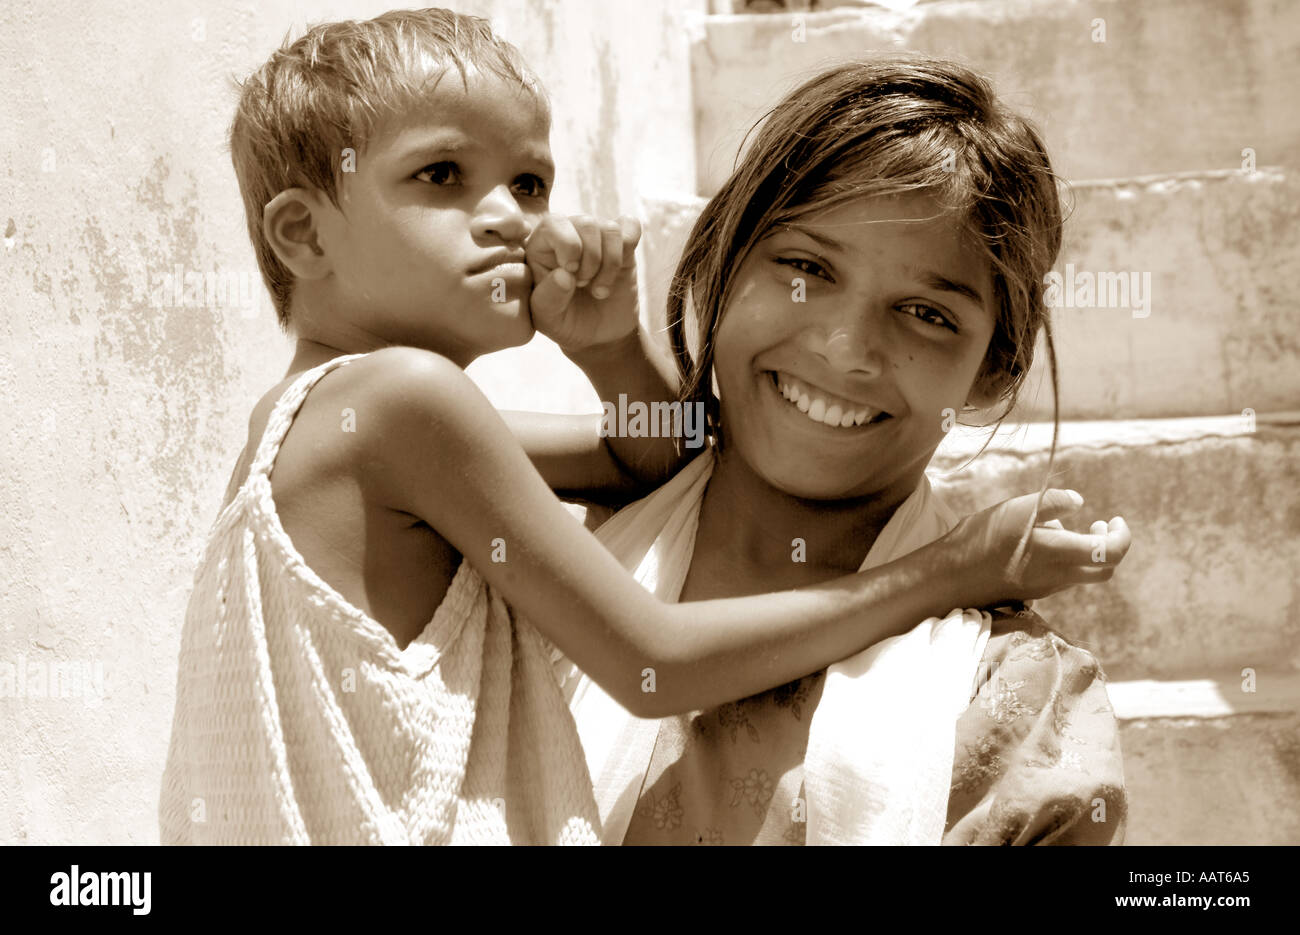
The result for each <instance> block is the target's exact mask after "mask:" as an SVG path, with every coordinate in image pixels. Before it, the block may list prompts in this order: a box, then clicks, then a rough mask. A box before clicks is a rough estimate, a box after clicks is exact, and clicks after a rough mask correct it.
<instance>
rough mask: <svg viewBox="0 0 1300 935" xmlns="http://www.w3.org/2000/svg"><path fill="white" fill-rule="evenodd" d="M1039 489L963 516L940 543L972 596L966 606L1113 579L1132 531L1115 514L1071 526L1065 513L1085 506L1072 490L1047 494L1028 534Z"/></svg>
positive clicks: (1042, 594) (964, 602)
mask: <svg viewBox="0 0 1300 935" xmlns="http://www.w3.org/2000/svg"><path fill="white" fill-rule="evenodd" d="M1037 499H1038V495H1037V494H1028V495H1026V496H1023V497H1016V498H1014V499H1011V500H1004V501H1003V502H1002V503H999V504H997V505H996V506H992V507H990V508H989V509H987V510H984V511H982V512H979V513H974V514H972V515H970V516H967V517H965V518H964V519H962V520H961V521H960V522H959V523H958V524H957V525H956V526H955V527H954V528H953V529H952V531H951V532H949V533H948V535H946V536H944V537H943V539H941V540H940V542H942V543H944V544H945V545H946V546H948V547H949V548H950V549H951V550H952V551H951V553H950V554H951V555H952V557H953V560H955V562H956V563H957V567H958V569H959V575H960V578H961V580H962V582H963V585H961V586H962V587H964V588H965V594H966V596H965V597H964V598H963V599H962V600H961V601H959V602H958V603H960V604H961V605H962V606H964V607H971V606H976V607H992V606H997V605H998V604H1003V603H1007V602H1009V601H1027V600H1033V599H1035V598H1039V597H1046V596H1047V595H1049V594H1055V593H1056V592H1057V591H1061V590H1064V589H1065V588H1068V587H1072V586H1074V585H1076V584H1095V583H1097V582H1100V581H1109V580H1110V578H1111V576H1112V575H1114V574H1115V568H1116V566H1118V565H1119V563H1120V562H1121V561H1122V560H1123V558H1124V555H1125V554H1126V553H1127V552H1128V548H1129V545H1130V543H1131V542H1132V535H1131V534H1130V533H1129V528H1128V524H1127V523H1125V522H1124V519H1123V518H1122V517H1119V516H1116V517H1115V518H1114V519H1112V520H1111V521H1110V522H1109V523H1105V522H1102V521H1101V520H1098V521H1097V522H1095V523H1093V524H1092V527H1091V529H1090V531H1089V533H1088V534H1087V535H1084V534H1083V533H1077V532H1070V531H1069V530H1068V529H1065V528H1064V527H1063V526H1062V525H1061V521H1060V517H1062V516H1068V515H1069V514H1071V513H1074V512H1076V511H1077V510H1078V509H1079V508H1080V507H1081V506H1083V498H1082V497H1081V496H1080V495H1079V494H1078V493H1076V492H1075V491H1072V490H1058V489H1055V488H1051V489H1049V490H1047V491H1046V492H1045V493H1044V494H1043V504H1042V507H1041V509H1040V510H1039V511H1038V523H1037V525H1035V526H1034V527H1033V528H1032V530H1030V532H1029V537H1028V540H1027V541H1026V542H1024V543H1023V545H1022V541H1021V540H1022V539H1024V538H1025V529H1026V526H1027V525H1028V523H1029V521H1030V517H1031V516H1032V515H1033V511H1034V503H1035V501H1036V500H1037Z"/></svg>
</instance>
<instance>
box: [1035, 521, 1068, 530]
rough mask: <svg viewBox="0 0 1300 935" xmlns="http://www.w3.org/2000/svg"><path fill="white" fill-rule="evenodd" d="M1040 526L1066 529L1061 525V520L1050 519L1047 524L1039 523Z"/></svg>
mask: <svg viewBox="0 0 1300 935" xmlns="http://www.w3.org/2000/svg"><path fill="white" fill-rule="evenodd" d="M1039 525H1040V526H1047V527H1049V528H1051V529H1064V528H1065V527H1064V526H1062V525H1061V521H1060V520H1059V519H1049V520H1048V521H1047V522H1045V523H1039Z"/></svg>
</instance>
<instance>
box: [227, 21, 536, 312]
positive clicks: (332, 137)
mask: <svg viewBox="0 0 1300 935" xmlns="http://www.w3.org/2000/svg"><path fill="white" fill-rule="evenodd" d="M451 65H454V66H455V67H456V69H457V71H459V72H460V75H461V79H462V80H467V77H468V73H469V70H470V69H473V70H475V71H478V72H480V73H482V74H494V75H497V76H499V77H501V78H504V79H506V80H509V81H515V82H518V83H519V85H520V86H521V87H522V88H524V89H526V90H528V91H529V92H531V93H533V94H534V95H535V96H536V97H537V98H538V99H539V100H541V101H545V92H544V91H543V90H542V88H541V85H540V84H539V83H538V81H537V79H536V77H535V76H534V75H533V73H532V71H531V70H530V69H529V68H528V66H527V64H526V63H525V62H524V60H523V57H522V56H521V55H520V54H519V51H518V50H517V49H516V48H515V47H514V46H512V45H510V44H509V43H508V42H505V41H504V40H502V39H500V38H498V37H497V36H496V35H495V34H494V33H493V32H492V27H491V25H490V24H489V23H488V21H487V20H486V19H483V18H481V17H477V16H465V15H462V14H460V13H454V12H452V11H450V10H440V9H427V10H393V11H391V12H388V13H385V14H383V15H382V16H377V17H375V18H374V19H372V20H366V21H365V22H356V21H353V20H348V21H344V22H339V23H322V24H320V25H317V26H314V27H312V28H311V29H310V30H309V31H308V32H307V33H306V35H304V36H302V38H300V39H298V40H297V41H296V42H293V43H290V42H289V40H288V37H286V38H285V42H284V44H283V45H282V46H281V47H280V48H279V49H278V50H277V51H276V52H275V54H274V55H272V56H271V58H270V60H269V61H267V62H266V64H264V65H263V66H262V67H261V68H259V69H258V70H257V71H256V72H254V73H253V74H252V75H250V76H249V78H248V79H247V80H246V81H244V82H243V83H242V84H241V85H240V94H239V106H238V108H237V109H236V111H235V119H234V122H233V123H232V124H231V127H230V154H231V159H232V161H233V162H234V164H235V175H236V177H237V178H238V179H239V191H240V194H241V195H242V196H243V200H244V212H245V215H246V217H247V221H248V234H249V236H250V237H251V238H252V241H253V247H254V249H255V250H256V252H257V265H258V267H259V268H260V269H261V271H262V279H263V281H264V282H265V283H266V287H267V289H268V290H269V291H270V293H271V297H272V299H273V300H274V302H275V309H276V315H277V316H278V318H279V320H280V325H281V327H283V328H285V329H287V328H288V325H289V300H290V298H291V297H292V295H293V275H292V274H291V273H290V272H289V270H288V269H287V268H285V266H284V264H282V263H281V262H280V260H279V258H278V257H276V255H275V252H274V251H273V250H272V249H271V245H270V244H269V243H268V242H267V239H266V237H265V235H264V234H263V232H262V212H263V209H264V208H265V207H266V204H267V202H269V201H270V200H271V199H272V198H274V197H275V196H276V195H278V194H279V193H280V192H282V191H284V190H286V189H289V188H295V187H299V186H301V187H306V188H314V189H316V190H318V191H320V192H323V193H324V194H325V195H327V196H328V197H329V199H330V201H332V202H333V203H334V204H335V205H336V206H337V205H338V203H339V202H338V185H339V181H340V172H341V170H342V165H343V157H344V153H343V150H344V149H346V148H351V149H352V150H353V151H354V152H356V153H360V152H362V151H364V149H365V147H366V145H367V143H368V142H369V140H370V138H371V136H372V134H373V133H374V131H375V129H376V127H377V126H378V124H379V123H380V121H381V120H383V119H384V118H386V117H390V116H392V115H393V114H396V113H400V112H401V111H402V110H403V109H404V108H405V107H408V106H410V105H411V104H412V103H414V102H415V101H417V100H418V99H419V98H420V96H421V95H423V94H427V93H428V90H429V80H430V79H431V78H433V79H434V80H435V81H436V79H437V77H438V76H439V75H440V74H441V72H442V71H443V70H444V69H446V68H447V67H448V66H451Z"/></svg>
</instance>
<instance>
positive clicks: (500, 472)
mask: <svg viewBox="0 0 1300 935" xmlns="http://www.w3.org/2000/svg"><path fill="white" fill-rule="evenodd" d="M353 368H356V371H357V372H356V373H355V374H353V376H354V377H355V379H356V387H357V392H358V393H360V394H362V395H363V396H364V402H365V404H366V405H367V409H368V411H373V412H374V413H376V417H375V418H371V419H368V420H366V421H365V423H364V426H365V428H364V431H365V432H366V435H365V436H364V437H357V438H356V442H358V443H360V447H359V449H358V450H359V451H360V452H361V454H359V455H358V457H359V459H364V461H363V462H362V463H359V464H358V466H357V469H358V471H359V472H362V471H363V472H364V473H365V475H366V476H367V479H368V481H369V482H370V483H372V484H378V488H377V489H378V490H379V491H380V492H381V493H382V495H383V496H384V498H385V500H386V501H387V503H388V505H389V506H390V507H391V508H393V509H396V510H402V511H405V512H408V513H410V514H412V515H414V516H416V517H419V518H420V519H422V520H423V521H425V522H426V523H428V524H429V525H430V526H431V527H432V528H433V529H435V530H437V532H438V533H439V534H441V535H442V536H443V537H444V538H445V539H446V540H447V541H448V542H449V543H451V545H452V546H453V547H454V548H455V549H457V550H458V551H459V552H460V553H461V554H462V555H463V556H464V560H465V561H468V562H470V563H471V564H472V565H473V566H474V567H475V568H476V569H478V571H479V572H480V573H481V574H482V575H483V577H484V578H485V579H486V580H487V581H488V583H489V584H491V585H492V586H493V587H494V588H496V589H497V591H499V592H500V593H501V594H502V596H503V597H505V599H506V600H507V601H509V602H510V603H511V604H512V605H513V606H514V608H515V609H516V610H517V611H519V612H520V613H522V614H524V615H525V616H526V617H528V619H529V620H530V621H531V622H532V623H533V625H535V626H536V627H537V629H538V630H539V631H540V632H541V633H542V634H543V635H544V636H545V637H547V638H548V639H549V640H550V641H551V642H552V643H554V644H555V645H556V646H558V647H559V648H560V650H561V651H563V652H564V653H565V654H566V655H567V656H568V657H569V658H570V659H572V660H573V661H574V662H575V663H576V664H577V665H578V666H579V667H580V668H582V669H583V670H584V671H586V672H587V673H588V674H589V675H590V676H591V677H592V678H593V679H594V680H595V681H596V682H597V683H598V684H599V685H600V686H601V687H602V688H603V689H605V690H606V691H607V692H609V693H610V695H611V696H612V697H613V698H615V699H616V700H617V701H618V702H619V703H620V704H622V705H623V706H624V707H626V708H627V709H628V710H629V711H631V712H632V713H633V714H636V715H639V716H642V717H660V716H665V715H668V714H671V713H680V712H685V711H690V710H695V709H699V708H708V707H712V706H714V705H717V704H720V703H722V702H724V701H729V700H733V699H736V698H742V697H746V696H748V695H752V694H755V693H757V692H759V691H763V690H765V689H768V688H772V687H775V686H777V685H781V684H783V683H785V682H789V681H792V680H793V679H795V678H798V677H800V676H802V675H806V674H807V673H809V672H813V671H816V670H817V669H820V668H823V667H825V666H827V665H829V664H831V663H833V662H835V661H836V660H838V659H841V658H844V657H846V656H849V655H851V654H853V653H854V652H857V651H860V650H861V649H863V648H865V647H866V646H868V645H870V644H872V643H874V642H876V641H877V640H879V639H881V638H883V637H886V636H890V635H893V634H897V633H902V632H905V631H906V630H907V629H910V628H911V627H913V626H915V625H916V624H917V623H918V622H919V621H921V620H923V619H926V618H928V617H931V616H935V615H939V614H944V613H947V612H948V611H949V610H950V609H951V608H953V607H955V606H958V605H963V599H964V598H965V599H966V600H969V599H970V598H969V595H970V594H971V593H972V592H973V591H974V588H973V587H971V586H969V585H966V584H964V582H965V581H966V580H967V579H968V578H970V577H971V575H970V573H969V571H970V570H969V569H968V570H966V571H963V569H962V568H959V567H954V566H952V565H951V564H950V563H949V562H948V560H947V556H948V555H949V554H950V553H951V552H952V551H953V550H951V547H950V546H947V545H946V544H945V542H944V540H940V541H939V542H938V543H934V544H932V545H931V546H928V547H926V548H924V549H921V550H918V551H917V552H915V553H913V554H912V555H909V556H907V557H906V558H904V559H902V560H900V561H898V562H893V563H890V564H889V565H886V566H883V567H881V568H877V569H873V570H872V571H869V572H864V573H859V574H856V575H849V576H846V577H843V578H839V579H836V580H835V581H831V582H828V583H826V584H822V585H818V586H816V587H810V588H803V589H799V590H795V591H783V592H779V593H773V594H768V595H761V596H755V597H744V598H729V599H725V600H711V601H701V602H695V603H691V604H666V603H664V602H662V601H660V600H658V599H657V598H655V597H654V596H653V595H651V594H649V593H648V592H647V591H645V590H644V589H643V588H642V587H641V586H640V585H639V584H638V583H637V582H636V580H635V579H634V578H633V577H632V576H631V575H630V574H629V573H628V572H627V571H626V570H625V569H624V568H623V566H622V565H620V564H619V562H618V561H617V560H615V559H614V557H613V556H612V555H610V554H609V552H607V551H606V550H605V548H604V547H603V546H602V545H601V544H600V543H599V542H598V541H597V540H596V539H595V537H593V536H592V535H591V534H590V533H588V532H587V531H586V530H585V529H583V528H582V526H581V525H580V524H579V523H578V522H577V520H575V519H574V518H573V517H572V516H571V515H570V514H569V513H568V511H567V510H565V508H564V507H563V506H561V504H560V503H559V501H558V500H556V498H555V496H554V494H552V492H551V490H550V489H549V488H548V487H547V485H546V483H545V482H544V481H543V480H542V478H541V476H540V475H539V474H538V473H537V471H536V470H535V469H534V468H533V466H532V465H531V464H530V463H529V461H528V458H527V456H526V455H525V454H524V452H523V450H522V449H521V448H520V446H519V444H518V443H517V442H516V441H515V439H514V438H513V437H512V436H511V434H510V432H509V430H508V429H507V428H506V426H505V424H504V423H503V422H502V420H501V417H500V415H499V414H498V413H497V411H496V410H495V409H493V408H492V405H491V404H490V403H489V402H488V401H487V399H485V398H484V397H483V395H482V394H481V393H480V392H479V390H478V388H477V387H476V386H475V385H474V384H473V382H472V381H470V379H469V378H468V377H467V376H466V375H465V374H464V372H463V371H461V370H460V369H459V368H458V367H456V366H455V364H453V363H452V362H450V361H448V360H446V359H445V358H442V357H439V356H438V355H436V354H432V353H429V352H427V351H420V350H415V349H411V348H387V349H385V350H381V351H377V352H375V353H372V354H370V355H368V356H367V357H365V358H362V359H360V360H357V361H355V362H354V363H352V364H350V365H349V368H348V369H350V370H351V369H353ZM358 431H359V432H360V431H362V429H361V426H360V424H359V427H358ZM1023 499H1031V498H1023ZM985 532H986V530H983V529H975V530H974V531H973V533H974V535H975V536H976V537H978V536H980V535H984V534H985ZM1052 532H1053V533H1056V534H1057V535H1060V536H1073V535H1074V534H1072V533H1067V532H1064V531H1060V532H1059V533H1058V532H1057V531H1056V530H1052ZM1123 532H1125V533H1126V532H1127V531H1126V530H1124V531H1123ZM945 538H947V537H945ZM968 538H969V537H968ZM1077 538H1078V539H1080V540H1085V541H1083V542H1082V543H1081V544H1080V543H1074V544H1073V545H1072V548H1073V549H1075V551H1077V553H1079V554H1080V555H1081V556H1082V558H1081V559H1080V561H1081V562H1083V563H1085V564H1086V563H1087V562H1088V561H1089V559H1088V556H1089V555H1090V554H1091V549H1092V545H1093V540H1091V539H1088V538H1087V537H1083V536H1078V537H1077ZM502 544H503V545H504V550H505V561H504V562H494V561H493V551H494V549H495V550H496V551H497V552H498V555H499V554H500V549H499V548H498V547H499V546H500V545H502ZM1108 546H1109V547H1110V548H1111V550H1112V551H1111V555H1112V556H1113V557H1114V556H1121V555H1122V554H1123V548H1124V547H1126V543H1124V542H1121V541H1119V540H1118V539H1117V540H1116V541H1115V542H1114V543H1113V544H1112V543H1108ZM955 554H967V553H964V552H960V551H958V552H956V553H955ZM1072 554H1073V553H1072ZM975 571H976V572H978V573H982V572H983V569H982V568H979V569H975ZM1052 580H1053V581H1054V582H1055V583H1056V584H1058V586H1063V585H1062V577H1061V575H1056V576H1055V577H1054V578H1053V579H1052ZM1009 596H1011V597H1015V596H1039V595H1037V594H1033V595H1009ZM974 606H979V605H978V604H975V605H974ZM647 668H649V669H653V670H654V675H655V680H654V681H655V683H656V690H655V691H654V692H653V693H643V692H642V690H641V685H642V683H643V680H644V679H645V678H646V674H645V670H646V669H647Z"/></svg>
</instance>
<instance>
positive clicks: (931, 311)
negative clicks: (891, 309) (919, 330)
mask: <svg viewBox="0 0 1300 935" xmlns="http://www.w3.org/2000/svg"><path fill="white" fill-rule="evenodd" d="M899 308H905V309H920V310H921V314H920V315H914V316H913V317H915V318H917V319H919V320H920V321H924V322H926V323H927V324H934V325H938V326H939V327H941V328H947V329H948V330H950V331H956V330H957V326H956V325H954V324H953V323H952V322H951V321H949V320H948V318H947V317H946V316H945V315H944V314H943V313H942V312H940V311H939V310H938V309H937V308H935V307H934V306H932V305H922V304H921V303H919V302H908V303H906V304H904V305H900V306H899ZM927 315H929V316H933V318H928V317H927ZM936 319H937V320H936Z"/></svg>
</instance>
